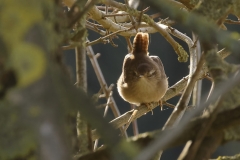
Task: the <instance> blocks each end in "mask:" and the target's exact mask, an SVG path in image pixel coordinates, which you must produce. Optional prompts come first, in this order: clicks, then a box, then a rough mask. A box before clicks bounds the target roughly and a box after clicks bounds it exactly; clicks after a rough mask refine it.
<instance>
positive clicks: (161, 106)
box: [158, 99, 165, 111]
mask: <svg viewBox="0 0 240 160" xmlns="http://www.w3.org/2000/svg"><path fill="white" fill-rule="evenodd" d="M158 102H159V107H160V108H161V111H162V110H163V103H165V102H163V100H162V99H160V100H159V101H158Z"/></svg>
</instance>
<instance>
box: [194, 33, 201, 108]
mask: <svg viewBox="0 0 240 160" xmlns="http://www.w3.org/2000/svg"><path fill="white" fill-rule="evenodd" d="M192 37H193V41H194V47H195V49H196V57H195V58H196V62H198V61H199V59H200V57H201V54H202V53H201V45H200V41H199V39H198V36H197V35H196V34H195V33H193V32H192ZM201 92H202V80H198V81H197V82H196V84H195V86H194V88H193V92H192V105H193V106H199V104H200V101H201V95H202V94H201Z"/></svg>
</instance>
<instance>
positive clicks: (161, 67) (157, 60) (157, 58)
mask: <svg viewBox="0 0 240 160" xmlns="http://www.w3.org/2000/svg"><path fill="white" fill-rule="evenodd" d="M149 57H150V58H151V59H152V60H153V61H154V62H155V63H156V64H157V66H158V68H159V69H160V71H161V73H164V74H162V76H165V77H166V74H165V71H164V67H163V64H162V61H161V59H160V58H159V57H158V56H149Z"/></svg>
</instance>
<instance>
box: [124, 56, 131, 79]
mask: <svg viewBox="0 0 240 160" xmlns="http://www.w3.org/2000/svg"><path fill="white" fill-rule="evenodd" d="M131 61H132V55H131V54H127V55H126V56H125V58H124V61H123V67H122V72H123V76H122V78H123V79H122V82H123V83H127V82H128V77H127V72H128V70H129V68H130V67H129V66H130V64H131Z"/></svg>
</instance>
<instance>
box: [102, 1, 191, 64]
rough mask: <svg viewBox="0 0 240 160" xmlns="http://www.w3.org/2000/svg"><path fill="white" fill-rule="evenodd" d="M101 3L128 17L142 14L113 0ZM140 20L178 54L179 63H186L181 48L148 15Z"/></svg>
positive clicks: (185, 57)
mask: <svg viewBox="0 0 240 160" xmlns="http://www.w3.org/2000/svg"><path fill="white" fill-rule="evenodd" d="M103 3H105V4H107V5H111V6H114V7H116V8H119V9H121V10H123V11H126V12H128V13H129V14H130V15H133V16H135V17H139V16H140V15H141V14H142V13H141V12H139V11H137V10H135V9H133V8H130V7H128V6H126V5H124V4H122V3H118V2H115V1H113V0H104V1H103ZM141 17H142V18H141V19H142V20H143V21H144V22H146V23H148V24H149V25H150V26H152V27H153V28H155V29H156V30H157V31H158V32H159V33H160V34H161V35H162V36H163V37H164V38H165V39H166V40H167V41H168V42H169V43H170V44H171V45H172V47H173V49H174V50H175V52H176V53H177V54H178V56H179V58H178V59H179V61H180V62H186V61H187V58H188V55H187V53H186V51H185V50H184V49H183V48H182V46H181V45H179V44H178V43H177V42H176V41H175V40H174V39H173V38H172V37H171V36H170V35H169V34H168V32H166V31H165V30H164V29H162V28H161V27H159V25H158V24H157V23H156V22H154V21H153V20H152V19H151V18H150V17H149V16H148V15H146V14H143V15H142V16H141Z"/></svg>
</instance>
